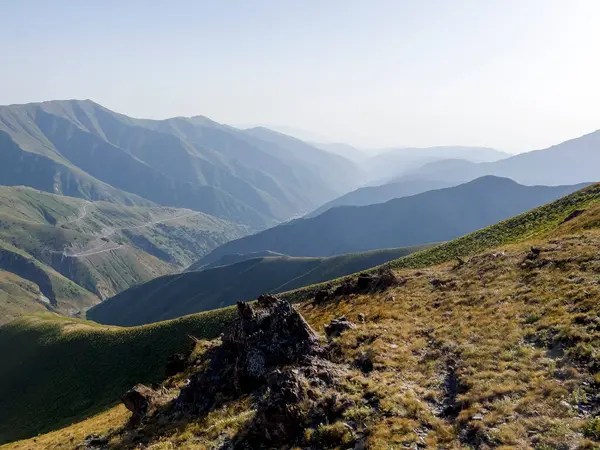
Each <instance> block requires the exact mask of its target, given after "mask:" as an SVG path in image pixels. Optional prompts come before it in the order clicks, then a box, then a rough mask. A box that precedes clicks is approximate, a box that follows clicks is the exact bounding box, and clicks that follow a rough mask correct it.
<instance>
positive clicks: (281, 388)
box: [174, 295, 353, 450]
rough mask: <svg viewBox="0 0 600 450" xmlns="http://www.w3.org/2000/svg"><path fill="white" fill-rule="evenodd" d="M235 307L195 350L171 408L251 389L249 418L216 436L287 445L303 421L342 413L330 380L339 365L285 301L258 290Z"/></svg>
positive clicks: (342, 402) (197, 409)
mask: <svg viewBox="0 0 600 450" xmlns="http://www.w3.org/2000/svg"><path fill="white" fill-rule="evenodd" d="M237 314H238V317H237V319H236V320H235V321H234V323H233V324H232V325H231V326H230V327H229V328H228V329H227V330H226V331H225V332H224V333H223V335H222V338H221V339H222V344H221V345H220V346H216V347H213V348H211V349H209V350H208V351H207V352H206V353H205V354H204V355H203V356H202V357H201V358H202V360H201V361H199V363H198V364H197V365H196V367H199V368H201V369H200V371H199V372H197V373H195V374H193V375H192V376H191V378H190V383H189V384H188V385H187V386H185V387H183V388H182V389H181V392H180V395H179V397H178V398H177V399H176V401H175V402H174V405H175V409H176V410H177V411H178V413H179V414H189V413H196V414H202V413H207V412H209V411H211V410H212V409H214V408H216V407H218V405H222V403H223V402H225V401H229V400H232V399H236V398H239V397H240V396H243V395H247V394H249V393H252V394H253V395H254V398H256V399H259V400H258V404H257V405H256V414H255V416H254V419H253V421H252V423H250V424H248V426H247V428H246V431H245V432H244V434H243V439H240V440H237V441H235V442H227V443H224V444H223V445H224V447H222V448H223V449H225V448H227V449H228V450H229V449H242V448H243V449H248V448H263V447H265V448H271V447H280V446H281V444H282V443H286V444H290V447H289V448H292V447H294V446H293V445H291V444H292V443H302V442H303V439H304V430H306V429H307V428H316V427H318V425H319V424H321V423H324V422H327V421H335V420H339V419H342V417H343V413H344V411H346V410H347V409H348V408H349V407H351V406H353V402H352V401H351V400H350V399H348V398H347V397H346V396H345V395H344V394H339V389H338V388H337V384H338V383H339V380H340V379H341V378H342V376H343V375H345V374H346V373H347V368H345V367H344V366H341V365H338V364H335V363H333V362H331V361H329V360H327V359H325V356H326V355H327V352H326V351H325V350H324V349H323V347H321V345H320V343H319V338H318V336H317V335H316V333H315V332H314V331H313V330H312V329H311V327H310V326H309V325H308V323H307V322H306V321H305V320H304V318H303V317H302V316H301V315H300V314H299V313H298V312H297V311H296V310H295V309H294V308H293V307H292V305H290V304H289V303H288V302H286V301H282V300H280V299H278V298H276V297H273V296H271V295H265V296H261V297H259V299H258V300H257V302H256V303H253V304H251V303H238V305H237ZM342 322H343V321H342ZM267 444H268V445H267Z"/></svg>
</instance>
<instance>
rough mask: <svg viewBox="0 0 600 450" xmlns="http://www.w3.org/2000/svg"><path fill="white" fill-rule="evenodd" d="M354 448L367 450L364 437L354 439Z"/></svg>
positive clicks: (355, 449)
mask: <svg viewBox="0 0 600 450" xmlns="http://www.w3.org/2000/svg"><path fill="white" fill-rule="evenodd" d="M354 450H367V442H366V440H365V439H364V438H361V439H359V440H357V441H356V444H354Z"/></svg>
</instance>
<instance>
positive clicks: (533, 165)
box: [395, 130, 600, 186]
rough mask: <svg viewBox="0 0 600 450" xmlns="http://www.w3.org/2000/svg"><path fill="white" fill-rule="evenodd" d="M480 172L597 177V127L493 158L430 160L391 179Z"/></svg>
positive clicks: (521, 179) (460, 178) (558, 179)
mask: <svg viewBox="0 0 600 450" xmlns="http://www.w3.org/2000/svg"><path fill="white" fill-rule="evenodd" d="M484 175H496V176H499V177H507V178H510V179H512V180H515V181H517V182H518V183H523V184H527V185H534V184H541V185H554V186H556V185H559V184H574V183H580V182H582V181H596V180H600V130H598V131H595V132H593V133H589V134H586V135H584V136H581V137H578V138H575V139H570V140H568V141H565V142H562V143H560V144H557V145H553V146H552V147H549V148H546V149H543V150H534V151H531V152H526V153H520V154H518V155H514V156H511V157H509V158H505V159H501V160H499V161H495V162H480V163H475V162H472V161H467V160H464V159H462V160H460V159H459V160H457V159H454V160H449V161H443V160H438V161H432V162H430V163H428V164H426V165H424V166H422V167H420V168H417V169H414V170H411V171H407V172H405V173H404V174H402V175H400V176H398V177H396V180H395V181H402V180H404V181H405V180H407V179H413V180H414V179H423V178H426V179H430V180H437V181H447V182H454V183H457V182H464V181H469V180H473V179H475V178H478V177H481V176H484Z"/></svg>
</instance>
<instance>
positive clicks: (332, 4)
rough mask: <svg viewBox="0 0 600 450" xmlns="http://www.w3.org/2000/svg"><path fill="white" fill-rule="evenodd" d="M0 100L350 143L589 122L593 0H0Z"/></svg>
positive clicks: (466, 138)
mask: <svg viewBox="0 0 600 450" xmlns="http://www.w3.org/2000/svg"><path fill="white" fill-rule="evenodd" d="M0 17H1V18H2V27H0V56H1V58H2V64H1V65H0V104H12V103H28V102H38V101H44V100H52V99H70V98H78V99H86V98H89V99H92V100H94V101H96V102H98V103H100V104H102V105H104V106H106V107H107V108H109V109H112V110H115V111H118V112H121V113H124V114H127V115H130V116H134V117H144V118H166V117H173V116H193V115H204V116H207V117H210V118H211V119H213V120H216V121H218V122H222V123H228V124H234V125H236V124H260V125H272V126H278V127H285V128H287V129H292V128H293V129H296V130H303V131H304V132H306V133H307V134H310V135H312V136H315V137H318V138H319V139H322V140H328V141H341V142H347V143H349V144H352V145H355V146H359V147H363V148H377V147H392V146H416V147H425V146H434V145H476V146H489V147H494V148H498V149H500V150H505V151H509V152H520V151H527V150H533V149H539V148H545V147H548V146H550V145H553V144H557V143H559V142H562V141H565V140H567V139H570V138H574V137H577V136H580V135H583V134H586V133H589V132H592V131H595V130H597V129H600V44H599V43H600V26H598V18H599V17H600V1H598V0H570V1H564V0H502V1H493V0H489V1H487V0H413V1H404V0H389V1H383V0H360V1H359V0H270V1H268V0H252V1H247V0H235V1H234V0H213V1H200V0H196V1H192V0H189V1H186V0H170V1H168V2H166V1H162V0H161V1H158V0H143V1H142V0H127V1H122V0H118V1H117V0H86V1H75V0H72V1H71V0H53V1H47V0H18V1H9V0H4V1H1V2H0Z"/></svg>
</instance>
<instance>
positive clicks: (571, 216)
mask: <svg viewBox="0 0 600 450" xmlns="http://www.w3.org/2000/svg"><path fill="white" fill-rule="evenodd" d="M584 212H585V209H576V210H575V211H573V212H572V213H571V214H569V215H568V216H567V217H566V218H565V220H563V221H562V222H561V223H567V222H569V221H571V220H573V219H575V218H577V217H579V216H580V215H582V214H583V213H584Z"/></svg>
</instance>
